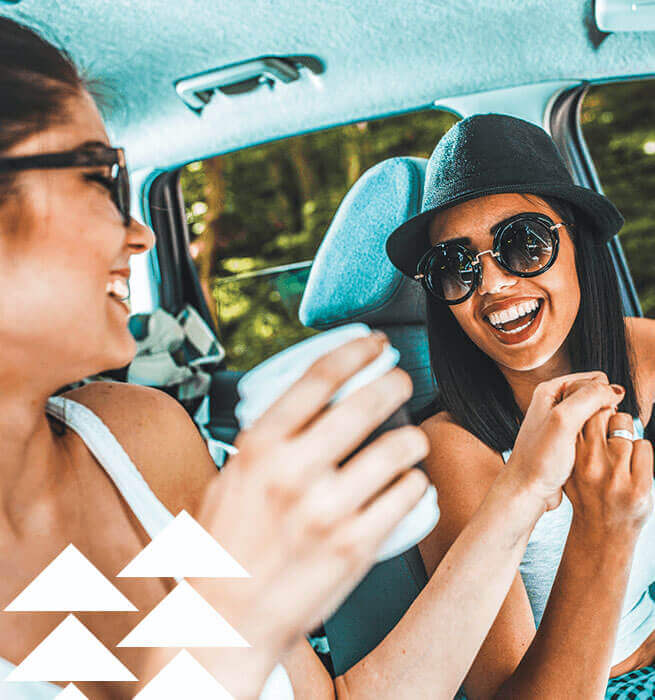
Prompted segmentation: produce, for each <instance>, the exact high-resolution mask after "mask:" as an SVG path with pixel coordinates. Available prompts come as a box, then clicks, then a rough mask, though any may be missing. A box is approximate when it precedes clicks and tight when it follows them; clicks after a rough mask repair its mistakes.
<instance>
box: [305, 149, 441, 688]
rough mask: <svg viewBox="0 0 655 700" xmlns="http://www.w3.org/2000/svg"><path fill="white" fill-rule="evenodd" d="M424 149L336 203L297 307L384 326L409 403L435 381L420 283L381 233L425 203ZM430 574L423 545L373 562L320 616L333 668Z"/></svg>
mask: <svg viewBox="0 0 655 700" xmlns="http://www.w3.org/2000/svg"><path fill="white" fill-rule="evenodd" d="M426 162H427V161H426V160H425V159H424V158H391V159H389V160H386V161H383V162H382V163H379V164H378V165H376V166H374V167H373V168H371V169H370V170H368V171H367V172H365V173H364V174H363V175H362V176H361V177H360V179H359V180H358V181H357V182H356V183H355V184H354V185H353V187H352V188H351V190H350V191H349V192H348V194H347V195H346V197H345V198H344V200H343V202H342V203H341V206H340V207H339V209H338V211H337V213H336V215H335V217H334V220H333V221H332V223H331V225H330V228H329V229H328V231H327V233H326V235H325V237H324V239H323V242H322V243H321V246H320V248H319V250H318V252H317V254H316V257H315V259H314V263H313V265H312V269H311V272H310V274H309V279H308V280H307V285H306V287H305V292H304V295H303V299H302V302H301V304H300V309H299V314H298V315H299V318H300V320H301V322H302V323H303V324H304V325H306V326H310V327H312V328H317V329H328V328H332V327H334V326H339V325H343V324H345V323H351V322H353V321H363V322H365V323H367V324H368V325H370V326H371V327H374V328H378V329H380V330H383V331H384V332H385V333H386V334H387V335H388V336H389V339H390V341H391V343H392V344H393V345H394V346H395V347H396V348H397V349H398V350H399V351H400V360H399V366H400V367H402V368H403V369H404V370H405V371H406V372H408V373H409V375H410V376H411V378H412V382H413V384H414V394H413V396H412V398H411V400H410V402H409V408H410V411H414V410H416V409H418V408H421V407H423V406H424V405H425V404H427V403H429V401H430V400H431V398H432V397H433V395H434V391H435V387H434V384H433V381H432V373H431V370H430V359H429V352H428V341H427V334H426V329H425V300H424V294H423V290H422V289H421V287H420V285H419V284H418V283H417V282H415V281H413V280H410V279H408V278H407V277H405V276H404V275H402V274H401V273H400V272H399V271H398V270H397V269H396V268H395V267H394V266H393V265H392V264H391V262H390V261H389V259H388V257H387V254H386V251H385V243H386V240H387V238H388V236H389V235H390V234H391V232H392V231H393V230H394V229H395V228H396V227H397V226H399V225H400V224H401V223H403V222H404V221H406V220H407V219H409V218H410V217H412V216H414V215H415V214H417V213H419V211H420V207H421V199H422V196H423V180H424V176H425V165H426ZM426 582H427V577H426V573H425V568H424V566H423V561H422V559H421V557H420V554H419V552H418V548H417V547H413V548H412V549H410V550H409V551H407V552H405V553H404V554H401V555H399V556H397V557H394V558H393V559H389V560H388V561H385V562H382V563H380V564H377V565H375V566H374V567H373V568H372V569H371V570H370V571H369V573H368V574H367V575H366V576H365V578H364V579H363V580H362V581H361V583H360V584H359V586H357V588H356V589H355V590H354V591H353V592H352V593H351V594H350V596H349V597H348V598H347V599H346V601H345V602H344V603H343V605H342V606H341V607H340V608H339V609H338V610H337V611H336V612H335V613H334V615H333V616H332V617H331V618H330V619H329V620H326V621H325V623H324V628H325V632H326V635H327V638H328V642H329V646H330V655H331V658H332V664H333V667H334V672H335V674H336V675H340V674H342V673H344V672H345V671H347V670H348V669H349V668H350V667H351V666H353V665H354V664H356V663H357V662H358V661H359V660H360V659H362V658H363V657H364V656H366V655H367V654H368V653H369V652H370V651H371V650H372V649H374V648H375V647H376V646H377V645H378V644H379V643H380V642H381V641H382V640H383V639H384V637H385V636H386V635H387V634H388V633H389V632H390V631H391V629H393V627H394V626H395V625H396V623H397V622H398V621H399V620H400V618H401V617H402V616H403V615H404V614H405V612H406V611H407V609H408V608H409V606H410V605H411V603H412V601H413V600H414V599H415V598H416V596H417V595H418V594H419V592H420V591H421V589H422V588H423V586H424V585H425V584H426Z"/></svg>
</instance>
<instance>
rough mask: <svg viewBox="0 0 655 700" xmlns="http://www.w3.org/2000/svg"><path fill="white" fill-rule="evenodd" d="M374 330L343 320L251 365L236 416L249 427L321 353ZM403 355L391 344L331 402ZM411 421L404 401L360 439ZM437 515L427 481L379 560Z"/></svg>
mask: <svg viewBox="0 0 655 700" xmlns="http://www.w3.org/2000/svg"><path fill="white" fill-rule="evenodd" d="M370 333H371V329H370V328H369V327H368V326H367V325H365V324H363V323H352V324H349V325H347V326H341V327H340V328H335V329H333V330H330V331H326V332H325V333H321V334H319V335H316V336H313V337H311V338H308V339H307V340H303V341H302V342H300V343H297V344H296V345H292V346H291V347H289V348H286V350H283V351H282V352H279V353H278V354H277V355H274V356H273V357H271V358H269V359H268V360H266V361H265V362H262V363H261V364H260V365H257V367H255V368H254V369H252V370H250V372H248V373H246V374H245V375H244V376H243V377H242V378H241V380H240V381H239V383H238V385H237V390H238V392H239V397H240V401H239V403H238V404H237V407H236V416H237V419H238V421H239V425H240V426H241V428H249V427H250V426H251V425H252V424H253V423H254V422H255V421H256V420H257V419H258V418H259V416H261V415H262V413H264V412H265V411H266V410H267V409H268V408H269V407H270V406H271V405H272V404H273V403H274V402H275V401H276V400H277V399H278V398H279V397H280V396H281V395H282V394H283V393H284V392H285V391H286V390H287V389H288V388H289V387H290V386H291V385H292V384H293V383H294V382H296V381H297V380H298V379H300V377H301V376H302V375H303V374H304V373H305V372H306V371H307V370H308V369H309V367H310V365H312V364H313V363H314V362H315V361H316V360H317V359H318V358H319V357H322V356H323V355H325V354H327V353H328V352H330V351H331V350H334V349H335V348H337V347H339V346H340V345H343V344H344V343H347V342H349V341H351V340H354V339H356V338H362V337H365V336H367V335H370ZM399 358H400V353H399V352H398V350H396V349H395V348H394V347H392V346H391V345H388V346H387V347H386V348H385V349H384V350H383V351H382V353H381V354H380V355H378V356H377V357H376V358H375V360H373V362H371V363H370V364H369V365H367V366H366V367H365V368H364V369H363V370H361V371H359V372H358V373H357V374H356V375H354V376H353V377H351V378H350V379H349V380H348V381H347V382H346V383H345V384H343V385H342V386H341V388H340V389H339V390H338V391H337V392H336V393H335V395H334V396H333V397H332V400H331V403H334V402H336V401H339V400H341V399H343V398H345V397H346V396H348V394H351V393H352V392H353V391H355V390H357V389H359V388H360V387H362V386H364V385H366V384H368V383H370V382H372V381H373V380H374V379H377V378H378V377H381V376H382V375H384V374H386V373H387V372H389V371H390V370H391V369H393V368H394V367H395V366H396V365H397V364H398V359H399ZM409 423H410V419H409V414H408V412H407V410H406V408H405V407H404V406H402V407H401V408H400V409H398V411H396V412H395V413H394V414H393V415H392V416H391V417H390V418H389V419H387V420H386V421H385V422H384V424H383V425H381V426H380V427H379V428H378V429H377V430H376V431H374V432H373V433H372V435H371V436H370V437H369V438H368V439H367V440H366V441H365V442H364V443H362V444H366V443H367V442H370V441H371V440H372V439H374V438H375V437H377V436H378V435H380V434H382V433H383V432H386V431H387V430H391V429H393V428H397V427H400V426H402V425H407V424H409ZM417 466H419V467H420V466H421V465H420V464H419V465H417ZM438 520H439V507H438V504H437V491H436V489H435V488H434V486H429V487H428V488H427V490H426V492H425V493H424V494H423V496H422V497H421V500H420V501H419V502H418V503H417V504H416V505H415V506H414V508H413V509H412V510H411V511H410V512H409V513H407V515H406V516H405V517H404V518H403V519H402V520H401V521H400V523H398V525H397V526H396V528H395V529H394V530H393V532H392V533H391V534H390V535H389V537H388V538H387V539H386V540H385V541H384V542H383V544H382V546H381V548H380V550H379V551H378V553H377V560H378V562H380V561H384V560H385V559H391V558H392V557H395V556H397V555H398V554H401V553H402V552H405V551H406V550H408V549H410V548H411V547H413V546H414V545H415V544H417V543H418V542H420V541H421V540H422V539H423V538H424V537H425V536H426V535H428V534H429V533H430V532H431V531H432V529H433V528H434V526H435V525H436V524H437V521H438Z"/></svg>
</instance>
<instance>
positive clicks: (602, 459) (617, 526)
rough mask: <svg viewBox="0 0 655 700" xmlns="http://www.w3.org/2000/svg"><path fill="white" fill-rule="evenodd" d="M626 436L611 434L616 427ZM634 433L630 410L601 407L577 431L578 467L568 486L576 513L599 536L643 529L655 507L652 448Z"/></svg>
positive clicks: (566, 486)
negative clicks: (632, 438) (635, 437)
mask: <svg viewBox="0 0 655 700" xmlns="http://www.w3.org/2000/svg"><path fill="white" fill-rule="evenodd" d="M618 430H620V431H622V432H624V433H626V436H625V437H623V436H612V432H613V431H618ZM632 434H633V420H632V417H631V416H630V415H629V414H628V413H614V412H613V411H611V410H609V409H605V410H603V411H599V412H598V413H596V414H595V415H594V416H592V417H591V418H590V419H589V420H588V421H587V422H586V424H585V425H584V427H583V429H582V431H581V432H580V433H579V435H578V439H577V444H576V455H575V462H574V467H573V472H572V474H571V477H570V479H569V480H568V481H567V482H566V484H565V485H564V491H565V493H566V495H567V496H568V498H569V500H570V501H571V503H572V505H573V513H574V515H573V517H574V519H575V520H576V521H577V522H578V526H579V523H580V522H584V523H585V524H586V526H587V528H591V529H593V531H594V532H595V533H597V534H598V535H599V539H602V540H606V539H607V538H608V537H609V536H611V535H614V534H618V535H620V536H621V537H628V536H629V534H630V533H633V534H635V535H636V534H638V532H639V531H640V530H641V527H642V525H643V524H644V522H645V520H646V518H647V517H648V515H649V514H650V512H651V511H652V508H653V501H652V494H651V489H652V484H653V448H652V446H651V444H650V442H649V441H648V440H635V441H634V442H633V441H632V440H630V438H628V437H627V435H632Z"/></svg>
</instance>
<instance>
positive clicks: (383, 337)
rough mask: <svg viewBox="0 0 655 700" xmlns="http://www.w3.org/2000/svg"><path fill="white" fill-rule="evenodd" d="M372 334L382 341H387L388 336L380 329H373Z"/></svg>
mask: <svg viewBox="0 0 655 700" xmlns="http://www.w3.org/2000/svg"><path fill="white" fill-rule="evenodd" d="M373 335H374V336H375V337H376V338H377V339H378V340H381V341H382V342H383V343H388V342H389V338H388V337H387V334H386V333H383V332H382V331H373Z"/></svg>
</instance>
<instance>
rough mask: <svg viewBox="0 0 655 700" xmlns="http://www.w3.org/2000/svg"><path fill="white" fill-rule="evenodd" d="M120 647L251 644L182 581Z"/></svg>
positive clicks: (232, 645) (238, 645)
mask: <svg viewBox="0 0 655 700" xmlns="http://www.w3.org/2000/svg"><path fill="white" fill-rule="evenodd" d="M118 646H119V647H249V646H250V644H248V642H247V641H246V640H245V639H244V638H243V637H242V636H241V635H240V634H239V633H238V632H237V631H236V630H235V629H234V628H233V627H231V626H230V625H229V623H228V622H227V621H226V620H224V619H223V617H222V616H221V615H220V614H219V613H218V612H217V611H216V610H214V608H213V607H212V606H211V605H210V604H209V603H208V602H207V601H206V600H205V599H204V598H203V597H202V596H201V595H200V593H198V592H197V591H196V590H195V589H194V588H193V587H192V586H191V585H190V584H189V583H187V582H186V581H182V582H181V583H179V584H178V585H177V586H176V587H175V588H174V589H173V590H172V591H171V592H170V593H169V594H168V595H167V596H166V597H165V598H164V600H162V601H161V603H159V605H157V606H155V607H154V608H153V609H152V610H151V611H150V612H149V613H148V614H147V615H146V616H145V617H144V618H143V620H141V622H140V623H139V624H138V625H137V626H136V627H135V628H134V629H133V630H132V631H131V632H130V633H129V634H128V635H127V637H125V639H123V640H122V641H120V642H119V643H118Z"/></svg>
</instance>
